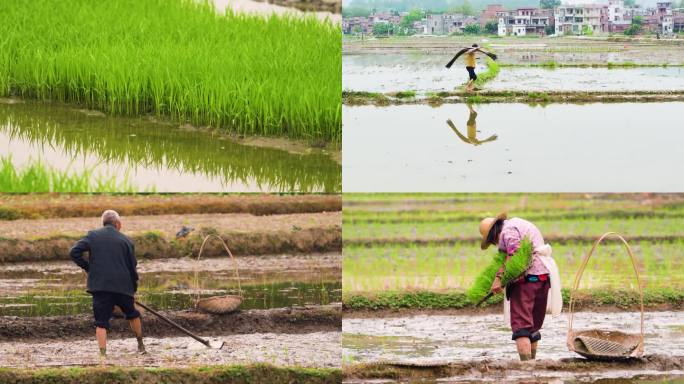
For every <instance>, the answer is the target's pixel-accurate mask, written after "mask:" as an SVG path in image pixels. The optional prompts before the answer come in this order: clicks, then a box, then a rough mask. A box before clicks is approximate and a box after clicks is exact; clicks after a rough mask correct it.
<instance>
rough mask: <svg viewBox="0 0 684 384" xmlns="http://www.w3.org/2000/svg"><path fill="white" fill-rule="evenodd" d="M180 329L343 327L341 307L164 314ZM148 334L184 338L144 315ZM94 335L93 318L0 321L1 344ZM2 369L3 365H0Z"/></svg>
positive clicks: (118, 327)
mask: <svg viewBox="0 0 684 384" xmlns="http://www.w3.org/2000/svg"><path fill="white" fill-rule="evenodd" d="M161 312H162V313H164V314H165V315H166V316H167V317H169V318H170V319H172V320H173V321H175V322H177V323H179V324H180V325H182V326H184V327H186V328H187V329H191V330H193V331H195V332H197V333H199V334H201V335H203V336H209V335H213V336H216V335H229V334H250V333H266V332H271V333H287V334H303V333H312V332H336V331H339V330H340V328H341V324H342V306H341V305H339V304H334V305H326V306H312V307H301V308H281V309H268V310H248V311H240V312H236V313H231V314H227V315H209V314H204V313H198V312H193V311H161ZM143 328H144V329H145V334H146V335H148V336H151V337H171V336H180V335H182V333H180V332H179V331H178V330H176V329H175V328H171V327H170V326H169V325H167V324H166V323H164V322H162V321H160V320H159V319H158V318H156V317H155V316H154V315H152V314H148V313H143ZM130 332H131V331H130V329H129V327H128V322H127V321H125V320H123V319H114V320H112V321H111V329H110V333H109V334H110V337H111V338H113V339H115V338H120V337H130ZM92 333H93V318H92V315H75V316H52V317H15V316H5V317H0V341H13V342H16V341H28V340H46V339H60V340H65V339H76V338H86V337H90V336H91V335H92ZM0 365H1V364H0Z"/></svg>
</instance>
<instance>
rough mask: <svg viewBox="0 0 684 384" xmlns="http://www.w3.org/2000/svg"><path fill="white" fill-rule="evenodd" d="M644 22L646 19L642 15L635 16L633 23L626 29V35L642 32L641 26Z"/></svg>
mask: <svg viewBox="0 0 684 384" xmlns="http://www.w3.org/2000/svg"><path fill="white" fill-rule="evenodd" d="M643 24H644V19H643V18H642V17H641V16H634V17H633V18H632V25H630V27H629V28H627V29H626V30H625V35H628V36H634V35H638V34H639V33H640V32H641V26H642V25H643Z"/></svg>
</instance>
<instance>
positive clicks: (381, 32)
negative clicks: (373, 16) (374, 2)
mask: <svg viewBox="0 0 684 384" xmlns="http://www.w3.org/2000/svg"><path fill="white" fill-rule="evenodd" d="M393 33H394V25H392V24H390V23H375V24H373V34H374V35H375V36H388V35H392V34H393Z"/></svg>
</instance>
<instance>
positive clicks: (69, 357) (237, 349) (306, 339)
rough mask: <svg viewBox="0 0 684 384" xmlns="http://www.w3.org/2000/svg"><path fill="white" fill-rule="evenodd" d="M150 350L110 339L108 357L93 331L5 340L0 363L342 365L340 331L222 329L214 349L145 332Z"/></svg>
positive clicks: (23, 365)
mask: <svg viewBox="0 0 684 384" xmlns="http://www.w3.org/2000/svg"><path fill="white" fill-rule="evenodd" d="M144 340H145V344H146V348H147V352H148V353H147V354H146V355H138V354H137V353H135V351H136V341H135V338H132V337H129V338H126V339H114V340H109V342H108V345H107V358H106V359H104V360H101V359H100V357H99V356H98V350H97V343H96V342H95V340H94V337H92V338H89V339H78V340H70V341H65V340H50V341H30V342H25V341H22V342H16V341H14V342H0V350H2V351H3V352H5V353H2V354H0V366H3V367H12V368H33V367H62V366H92V365H106V366H119V367H122V366H124V367H136V366H144V367H173V368H178V367H191V366H197V365H203V366H207V365H219V364H254V363H268V364H273V365H278V366H302V367H339V366H340V332H339V331H335V330H330V331H324V332H311V333H301V334H287V333H273V332H268V331H264V333H250V334H243V335H218V336H214V337H211V338H210V340H211V341H212V342H215V341H218V340H221V341H224V342H225V343H226V346H224V348H223V349H220V350H217V349H210V348H207V347H205V346H204V345H202V344H200V343H198V342H196V341H194V340H193V339H191V338H189V337H166V338H163V339H160V338H157V337H146V338H145V339H144Z"/></svg>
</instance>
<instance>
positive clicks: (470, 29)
mask: <svg viewBox="0 0 684 384" xmlns="http://www.w3.org/2000/svg"><path fill="white" fill-rule="evenodd" d="M463 32H464V33H467V34H469V35H478V34H480V32H481V30H480V24H468V25H466V26H465V28H463Z"/></svg>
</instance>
